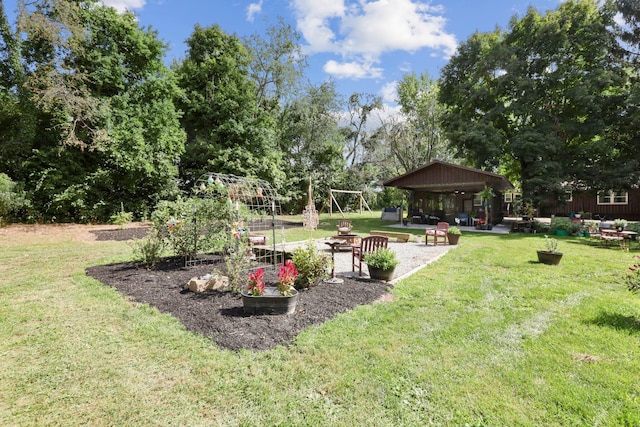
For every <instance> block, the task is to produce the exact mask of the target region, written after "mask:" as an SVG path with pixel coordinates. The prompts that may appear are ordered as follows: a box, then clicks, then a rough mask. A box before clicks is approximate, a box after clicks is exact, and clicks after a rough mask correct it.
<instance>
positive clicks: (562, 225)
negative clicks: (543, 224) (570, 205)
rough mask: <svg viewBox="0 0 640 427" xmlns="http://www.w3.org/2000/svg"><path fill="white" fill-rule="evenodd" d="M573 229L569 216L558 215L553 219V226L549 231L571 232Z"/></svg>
mask: <svg viewBox="0 0 640 427" xmlns="http://www.w3.org/2000/svg"><path fill="white" fill-rule="evenodd" d="M570 229H571V220H570V219H569V218H567V217H561V216H557V217H555V218H552V219H551V226H550V227H549V232H550V233H552V234H554V233H555V232H556V231H566V232H567V233H569V230H570Z"/></svg>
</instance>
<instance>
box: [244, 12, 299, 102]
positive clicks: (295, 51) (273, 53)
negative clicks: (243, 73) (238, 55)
mask: <svg viewBox="0 0 640 427" xmlns="http://www.w3.org/2000/svg"><path fill="white" fill-rule="evenodd" d="M243 42H244V45H245V46H246V48H247V51H248V54H249V64H248V72H249V77H250V78H251V79H252V80H253V82H254V84H255V88H256V98H257V99H256V102H257V106H258V108H263V109H269V107H270V106H272V107H276V106H279V105H281V104H282V103H284V102H285V100H286V99H289V98H291V97H292V96H294V95H295V94H296V93H298V91H297V90H296V89H297V88H300V87H301V84H302V81H303V76H304V69H305V67H306V65H307V59H306V56H305V55H304V54H303V53H302V47H301V45H300V34H299V33H298V32H297V31H296V30H295V29H294V28H293V27H292V26H291V25H289V24H287V23H285V22H284V20H283V19H282V18H279V19H278V23H277V24H276V25H270V26H269V27H268V28H267V30H266V38H263V37H262V36H261V35H259V34H254V35H251V36H249V37H247V38H245V39H243Z"/></svg>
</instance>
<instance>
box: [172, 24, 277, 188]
mask: <svg viewBox="0 0 640 427" xmlns="http://www.w3.org/2000/svg"><path fill="white" fill-rule="evenodd" d="M187 46H188V52H187V57H186V59H184V61H182V62H181V63H180V64H178V65H177V66H176V67H175V72H176V74H177V76H178V79H179V84H180V87H181V88H182V89H183V91H184V94H183V96H182V97H180V98H179V100H178V103H179V105H180V108H181V109H182V111H183V112H184V116H183V118H182V125H183V127H184V129H185V130H186V132H187V146H186V152H185V154H184V156H183V157H182V159H181V162H180V168H181V177H182V179H183V183H184V185H185V186H186V187H189V186H190V185H193V183H194V182H195V180H197V178H198V177H199V176H200V174H202V173H205V172H209V171H211V172H221V173H231V174H235V175H239V176H253V177H258V178H261V179H265V180H267V181H269V182H271V183H273V185H274V186H275V187H278V185H279V183H280V182H281V181H282V180H283V178H284V174H283V172H282V169H281V167H280V163H281V161H282V157H281V153H280V152H279V151H278V150H275V149H274V147H275V146H276V145H275V144H276V138H275V137H276V133H275V122H276V119H275V118H274V116H273V115H272V114H269V113H268V112H266V111H265V110H263V109H262V108H259V107H258V104H259V102H258V90H257V89H256V84H255V83H254V82H253V81H252V80H251V78H250V77H249V71H248V67H249V62H250V57H249V54H248V52H247V50H246V48H245V46H244V45H243V44H242V42H241V40H240V39H239V38H238V37H236V36H233V35H229V34H226V33H225V32H224V31H223V30H222V29H221V28H220V27H219V26H217V25H215V26H212V27H208V28H203V27H201V26H196V27H195V30H194V32H193V34H192V35H191V37H189V39H188V40H187Z"/></svg>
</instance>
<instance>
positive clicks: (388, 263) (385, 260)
mask: <svg viewBox="0 0 640 427" xmlns="http://www.w3.org/2000/svg"><path fill="white" fill-rule="evenodd" d="M363 260H364V262H366V263H367V265H368V266H370V267H373V268H379V269H381V270H391V269H392V268H395V266H396V265H398V263H399V261H398V260H397V259H396V253H395V252H393V251H392V250H391V249H389V248H380V249H377V250H376V251H374V252H369V253H366V254H364V258H363Z"/></svg>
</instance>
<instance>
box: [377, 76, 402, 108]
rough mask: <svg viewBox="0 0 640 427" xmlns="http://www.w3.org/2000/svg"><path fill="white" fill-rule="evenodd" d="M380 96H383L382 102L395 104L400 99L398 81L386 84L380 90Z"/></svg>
mask: <svg viewBox="0 0 640 427" xmlns="http://www.w3.org/2000/svg"><path fill="white" fill-rule="evenodd" d="M380 94H381V95H382V101H383V102H385V103H388V104H391V103H392V104H395V103H396V102H397V101H396V100H397V99H398V81H397V80H394V81H392V82H389V83H386V84H385V85H384V86H382V89H380Z"/></svg>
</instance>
